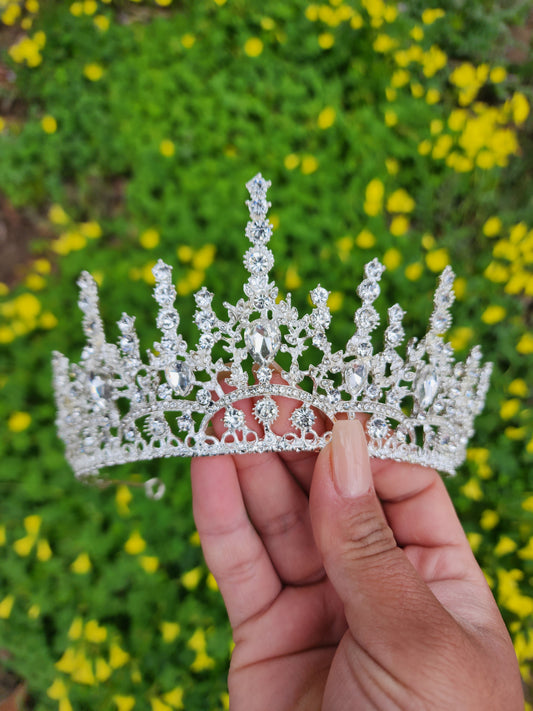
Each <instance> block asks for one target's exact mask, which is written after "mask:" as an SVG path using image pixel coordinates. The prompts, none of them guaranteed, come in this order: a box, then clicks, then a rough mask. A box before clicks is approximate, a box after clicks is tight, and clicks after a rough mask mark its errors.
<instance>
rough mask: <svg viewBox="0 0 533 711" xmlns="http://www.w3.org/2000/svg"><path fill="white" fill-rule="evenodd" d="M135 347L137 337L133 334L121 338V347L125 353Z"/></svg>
mask: <svg viewBox="0 0 533 711" xmlns="http://www.w3.org/2000/svg"><path fill="white" fill-rule="evenodd" d="M134 348H135V338H134V337H133V336H131V335H128V336H122V338H121V339H120V349H121V351H122V352H123V353H131V352H132V351H133V349H134Z"/></svg>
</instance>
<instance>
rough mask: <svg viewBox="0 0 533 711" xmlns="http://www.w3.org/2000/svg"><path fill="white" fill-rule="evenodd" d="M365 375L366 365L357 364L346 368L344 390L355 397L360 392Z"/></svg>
mask: <svg viewBox="0 0 533 711" xmlns="http://www.w3.org/2000/svg"><path fill="white" fill-rule="evenodd" d="M366 375H367V368H366V365H363V364H362V363H357V364H356V365H354V366H352V367H351V368H348V369H347V370H346V371H345V373H344V384H345V385H346V389H347V390H348V392H350V393H351V394H352V395H357V394H358V393H360V392H361V390H362V388H363V385H364V382H365V379H366Z"/></svg>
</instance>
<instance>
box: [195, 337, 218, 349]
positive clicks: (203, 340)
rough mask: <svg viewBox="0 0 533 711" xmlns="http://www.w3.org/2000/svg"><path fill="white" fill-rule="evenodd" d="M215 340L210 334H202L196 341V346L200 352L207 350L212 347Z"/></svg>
mask: <svg viewBox="0 0 533 711" xmlns="http://www.w3.org/2000/svg"><path fill="white" fill-rule="evenodd" d="M214 343H215V339H214V338H213V336H212V335H211V334H210V333H202V335H201V336H200V339H199V341H198V345H199V347H200V348H201V349H202V350H205V351H206V350H209V349H210V348H212V347H213V345H214Z"/></svg>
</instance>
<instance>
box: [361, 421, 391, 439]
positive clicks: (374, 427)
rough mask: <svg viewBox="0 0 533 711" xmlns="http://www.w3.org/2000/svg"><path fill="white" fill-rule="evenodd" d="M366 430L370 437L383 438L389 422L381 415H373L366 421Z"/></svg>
mask: <svg viewBox="0 0 533 711" xmlns="http://www.w3.org/2000/svg"><path fill="white" fill-rule="evenodd" d="M366 431H367V432H368V434H369V435H370V437H372V439H385V437H386V436H387V433H388V431H389V424H388V422H387V420H385V419H383V418H382V417H375V416H374V417H371V418H370V420H369V421H368V422H367V424H366Z"/></svg>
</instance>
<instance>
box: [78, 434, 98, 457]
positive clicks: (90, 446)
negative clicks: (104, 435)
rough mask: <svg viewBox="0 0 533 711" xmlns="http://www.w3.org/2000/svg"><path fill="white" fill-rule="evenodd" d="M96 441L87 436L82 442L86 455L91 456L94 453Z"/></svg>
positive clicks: (82, 449)
mask: <svg viewBox="0 0 533 711" xmlns="http://www.w3.org/2000/svg"><path fill="white" fill-rule="evenodd" d="M94 445H95V439H94V437H91V435H87V437H84V438H83V440H82V446H81V451H82V452H85V454H91V453H92V452H93V451H94Z"/></svg>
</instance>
